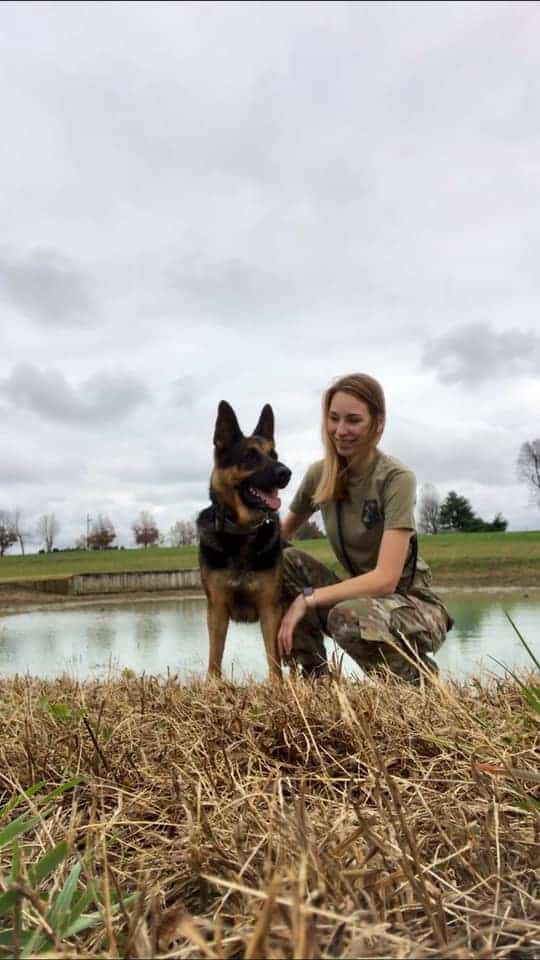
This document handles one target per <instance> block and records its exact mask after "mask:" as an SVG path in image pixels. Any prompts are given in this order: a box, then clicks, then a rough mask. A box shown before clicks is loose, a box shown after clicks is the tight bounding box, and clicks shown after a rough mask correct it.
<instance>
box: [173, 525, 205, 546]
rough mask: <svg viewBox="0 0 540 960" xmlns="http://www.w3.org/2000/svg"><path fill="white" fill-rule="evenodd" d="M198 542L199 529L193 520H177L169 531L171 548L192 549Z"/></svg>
mask: <svg viewBox="0 0 540 960" xmlns="http://www.w3.org/2000/svg"><path fill="white" fill-rule="evenodd" d="M197 542H198V536H197V527H196V526H195V524H194V522H193V521H192V520H177V521H176V523H175V524H173V526H172V527H171V529H170V530H169V543H170V545H171V547H192V546H194V545H195V544H196V543H197Z"/></svg>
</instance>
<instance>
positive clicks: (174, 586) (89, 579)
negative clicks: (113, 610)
mask: <svg viewBox="0 0 540 960" xmlns="http://www.w3.org/2000/svg"><path fill="white" fill-rule="evenodd" d="M190 588H191V589H197V588H199V589H200V588H201V574H200V571H199V568H198V567H197V568H195V569H194V570H156V571H145V572H144V573H133V572H130V573H79V574H76V575H75V576H73V577H72V578H71V590H70V591H69V592H70V593H72V594H75V595H77V596H79V595H81V594H86V593H131V592H135V591H137V592H140V593H146V592H150V591H153V590H189V589H190Z"/></svg>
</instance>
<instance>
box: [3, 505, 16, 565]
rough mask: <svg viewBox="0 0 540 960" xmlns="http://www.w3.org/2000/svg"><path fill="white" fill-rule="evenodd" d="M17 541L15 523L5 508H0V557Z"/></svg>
mask: <svg viewBox="0 0 540 960" xmlns="http://www.w3.org/2000/svg"><path fill="white" fill-rule="evenodd" d="M16 542H17V534H16V533H15V523H14V520H13V517H12V516H11V514H10V513H8V512H7V510H0V557H3V556H4V553H5V552H6V550H9V548H10V547H12V546H13V544H14V543H16Z"/></svg>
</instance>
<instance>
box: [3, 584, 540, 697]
mask: <svg viewBox="0 0 540 960" xmlns="http://www.w3.org/2000/svg"><path fill="white" fill-rule="evenodd" d="M445 599H446V602H447V604H448V607H449V609H450V611H451V613H452V615H453V617H454V618H455V625H454V628H453V629H452V631H451V632H450V633H449V635H448V639H447V641H446V643H445V644H444V646H443V647H442V648H441V650H440V651H439V652H438V654H437V657H436V659H437V662H438V664H439V667H440V669H441V675H442V677H443V678H444V676H450V675H451V676H454V677H456V678H465V677H467V676H470V675H484V676H485V675H487V674H489V673H493V674H502V673H504V669H503V667H501V666H500V665H499V664H497V663H496V662H495V661H496V660H499V661H501V663H503V664H505V665H506V666H507V667H509V668H511V669H516V668H518V669H521V668H527V667H529V666H530V665H531V662H530V659H529V657H528V655H527V653H526V651H525V650H524V648H523V646H522V645H521V643H520V641H519V639H518V637H517V635H516V633H515V631H514V629H513V628H512V626H511V624H510V622H509V621H508V619H507V617H506V615H505V610H506V611H508V613H509V614H510V616H511V617H512V620H513V621H514V623H515V624H516V626H517V627H518V629H519V630H520V631H521V633H522V634H523V636H524V637H525V639H526V640H527V642H528V644H529V646H530V647H531V648H532V649H533V651H534V652H535V655H536V656H537V657H539V655H540V593H535V594H531V596H527V594H526V593H525V594H519V593H518V594H515V593H513V594H510V595H508V594H507V595H503V596H501V595H497V596H493V595H488V594H473V593H460V594H458V593H456V594H447V595H446V598H445ZM207 648H208V641H207V633H206V604H205V601H204V600H202V599H178V600H176V599H156V600H151V601H146V600H145V601H141V602H133V601H127V602H123V603H118V602H114V603H106V604H103V603H101V604H91V605H85V606H78V607H71V608H69V609H58V608H57V609H49V610H35V611H33V612H30V613H18V614H13V615H9V616H6V617H2V618H0V673H1V674H4V675H13V674H15V673H19V674H20V673H29V674H33V675H35V676H43V677H55V676H59V675H61V674H63V673H68V674H70V675H72V676H75V677H77V678H79V679H84V678H88V677H101V678H104V677H106V676H114V675H115V674H117V673H118V672H119V671H121V670H122V669H123V668H125V667H128V668H130V669H131V670H134V671H135V672H137V673H142V672H143V671H144V672H146V673H147V674H160V673H166V672H167V670H170V671H171V672H172V673H175V674H178V675H179V676H180V677H181V678H182V679H186V678H188V677H189V676H193V675H195V674H200V673H202V672H204V671H205V669H206V659H207ZM327 649H328V650H329V651H330V650H331V649H333V643H331V642H330V641H328V642H327ZM493 658H495V659H493ZM343 666H344V670H345V672H346V673H349V674H350V673H361V671H359V668H358V667H357V666H356V664H355V663H354V662H353V661H352V660H350V659H349V658H348V657H346V656H345V657H344V660H343ZM224 670H225V673H226V675H227V676H229V677H232V678H233V679H234V680H240V679H242V677H245V676H246V675H249V674H250V675H252V676H253V677H254V678H256V679H263V678H264V677H265V676H266V661H265V656H264V645H263V642H262V638H261V635H260V630H259V626H258V624H253V625H251V624H250V625H246V624H233V623H231V625H230V627H229V634H228V638H227V645H226V649H225V658H224Z"/></svg>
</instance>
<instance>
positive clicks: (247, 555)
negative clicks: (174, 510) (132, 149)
mask: <svg viewBox="0 0 540 960" xmlns="http://www.w3.org/2000/svg"><path fill="white" fill-rule="evenodd" d="M290 477H291V471H290V470H289V469H288V467H286V466H284V464H282V463H280V462H279V461H278V458H277V454H276V451H275V449H274V413H273V411H272V407H271V406H270V405H269V404H268V403H267V404H266V405H265V406H264V407H263V409H262V413H261V416H260V418H259V422H258V424H257V426H256V427H255V430H254V431H253V433H252V435H251V436H250V437H245V436H244V434H243V433H242V431H241V430H240V427H239V425H238V420H237V419H236V414H235V412H234V410H233V409H232V407H231V406H230V405H229V404H228V403H227V402H226V401H225V400H222V401H221V403H220V404H219V407H218V415H217V420H216V426H215V431H214V469H213V471H212V476H211V478H210V500H211V501H212V504H211V506H210V507H208V508H207V509H206V510H203V511H202V512H201V513H200V514H199V516H198V517H197V529H198V532H199V561H200V569H201V579H202V583H203V586H204V590H205V593H206V596H207V600H208V635H209V640H210V655H209V662H208V673H209V675H211V676H212V675H213V676H220V675H221V661H222V659H223V650H224V648H225V637H226V635H227V628H228V626H229V620H235V621H237V622H240V623H254V622H255V621H256V620H260V623H261V629H262V635H263V638H264V645H265V648H266V658H267V660H268V669H269V672H270V676H271V678H274V679H279V678H280V677H281V665H280V658H279V655H278V648H277V633H278V629H279V624H280V621H281V612H282V611H281V598H280V587H281V553H282V542H281V531H280V523H279V516H278V513H277V511H278V510H279V508H280V506H281V501H280V499H279V497H278V496H277V491H278V488H282V487H286V486H287V484H288V482H289V480H290Z"/></svg>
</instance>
